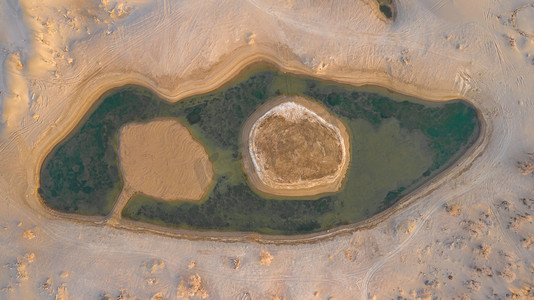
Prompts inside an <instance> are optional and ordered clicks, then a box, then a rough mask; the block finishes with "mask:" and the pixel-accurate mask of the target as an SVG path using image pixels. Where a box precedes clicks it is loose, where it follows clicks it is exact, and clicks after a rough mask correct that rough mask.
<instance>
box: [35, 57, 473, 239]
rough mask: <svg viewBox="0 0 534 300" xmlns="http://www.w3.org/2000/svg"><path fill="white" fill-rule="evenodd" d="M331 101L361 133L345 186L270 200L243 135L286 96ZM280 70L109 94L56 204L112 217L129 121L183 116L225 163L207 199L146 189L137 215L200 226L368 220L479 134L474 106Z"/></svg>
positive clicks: (67, 154)
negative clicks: (165, 196) (175, 92)
mask: <svg viewBox="0 0 534 300" xmlns="http://www.w3.org/2000/svg"><path fill="white" fill-rule="evenodd" d="M282 94H284V95H302V96H305V97H307V98H310V99H315V100H316V101H318V102H319V103H322V104H323V105H324V106H325V107H326V108H328V109H329V110H330V111H331V112H332V113H334V114H335V115H337V116H338V117H339V118H340V119H341V120H343V121H344V122H345V124H346V125H347V127H348V128H349V130H350V134H351V149H352V150H351V151H352V158H351V165H350V167H349V171H348V175H347V178H346V181H345V185H344V188H343V189H342V190H341V191H339V192H337V193H334V194H327V195H320V196H317V197H315V198H308V199H281V198H273V197H270V196H266V195H262V194H260V193H258V192H256V191H255V190H254V189H253V188H251V187H250V186H249V185H248V182H247V180H246V176H245V174H244V172H243V169H242V162H241V159H242V153H241V144H240V143H241V141H240V131H241V126H242V124H243V123H244V121H245V120H246V119H247V118H248V116H250V114H252V112H254V111H255V110H256V109H257V108H258V107H259V106H260V105H262V104H263V103H265V102H266V101H268V100H269V99H272V98H273V97H276V96H277V95H282ZM406 99H408V98H402V96H396V97H395V99H392V98H389V97H388V96H386V95H385V94H381V93H378V92H372V91H369V89H368V88H367V89H361V88H360V89H357V88H354V87H348V86H342V85H339V84H334V83H330V82H324V81H319V80H316V79H312V78H306V77H301V76H295V75H291V74H280V73H278V72H276V71H274V70H271V69H269V68H266V67H261V68H256V70H254V69H252V70H249V71H247V72H246V73H245V74H242V75H241V76H239V77H238V79H236V80H234V81H233V82H231V83H229V84H227V85H226V86H224V87H222V88H221V89H219V90H217V91H214V92H212V93H209V94H206V95H201V96H196V97H191V98H188V99H184V100H182V101H180V102H178V103H175V104H171V103H168V102H165V101H163V100H161V99H159V98H158V97H157V96H155V95H154V94H152V93H151V92H150V91H148V90H147V89H144V88H141V87H136V86H126V87H122V88H118V89H116V90H114V91H111V92H109V93H108V94H107V95H105V96H103V97H102V99H101V101H100V102H99V103H98V104H97V106H96V107H95V108H94V110H92V111H91V113H90V114H89V115H88V117H87V118H86V119H85V120H84V121H83V122H82V125H81V126H79V127H78V128H77V129H76V130H75V131H74V132H73V133H72V134H71V135H70V136H69V137H68V138H67V139H66V140H65V141H63V142H62V143H61V144H59V145H58V146H57V147H56V148H55V149H53V151H52V152H51V154H50V155H49V157H48V158H47V159H46V160H45V162H44V164H43V167H42V169H41V176H40V188H39V193H40V195H41V196H42V198H43V199H44V201H45V203H46V204H47V205H49V206H50V207H52V208H54V209H57V210H60V211H67V212H74V213H80V214H95V215H105V214H107V213H109V211H110V210H111V208H112V206H113V203H114V201H115V200H116V199H117V197H118V194H119V193H120V190H121V188H122V180H121V175H120V174H119V171H118V170H119V166H118V157H117V151H116V149H117V133H118V129H119V128H120V127H121V126H122V125H124V124H126V123H129V122H133V121H136V122H139V121H150V120H153V119H155V118H162V117H172V118H177V119H179V120H180V121H181V122H182V123H183V124H184V125H186V126H187V127H188V128H189V129H190V131H191V133H192V134H193V136H194V137H195V138H196V139H197V140H198V141H200V142H201V143H202V144H203V145H204V146H205V148H206V151H207V152H208V154H209V157H210V160H211V161H212V162H213V164H214V170H215V175H216V176H215V181H216V182H215V184H214V186H213V189H212V190H211V191H210V193H209V194H208V195H207V196H206V199H204V200H203V201H201V202H200V203H192V202H180V201H176V202H163V201H159V200H157V199H152V198H150V197H147V196H145V195H142V194H138V195H136V196H134V197H133V198H132V199H131V201H130V202H129V203H128V205H127V206H126V208H125V209H124V210H123V212H122V214H123V216H124V217H126V218H131V219H135V220H142V221H147V222H152V223H156V224H163V225H171V226H179V227H184V228H196V229H218V230H233V231H256V232H263V233H276V234H295V233H305V232H316V231H321V230H326V229H329V228H332V227H335V226H339V225H342V224H349V223H354V222H358V221H361V220H364V219H366V218H368V217H370V216H372V215H374V214H376V213H378V212H380V211H382V210H384V209H386V208H387V207H390V206H391V205H392V204H394V203H395V202H396V201H398V199H400V198H401V197H402V196H403V195H405V194H406V193H408V192H410V191H412V190H413V189H415V188H417V187H418V186H420V185H421V184H423V183H424V182H425V181H427V180H428V179H429V178H431V177H433V176H434V175H435V174H437V173H439V172H441V171H442V170H443V169H444V168H445V167H446V166H448V165H450V163H451V162H453V161H454V159H456V158H457V157H459V156H460V155H461V154H462V153H464V152H465V150H466V149H467V148H468V147H469V145H471V144H472V143H473V142H474V141H475V139H476V137H477V136H478V132H479V122H478V119H477V114H476V111H475V110H474V109H473V108H472V107H471V106H469V105H468V104H467V103H465V102H462V101H452V102H448V103H441V104H436V103H432V104H428V105H426V104H425V103H424V102H423V101H420V100H419V101H412V100H410V101H408V100H406Z"/></svg>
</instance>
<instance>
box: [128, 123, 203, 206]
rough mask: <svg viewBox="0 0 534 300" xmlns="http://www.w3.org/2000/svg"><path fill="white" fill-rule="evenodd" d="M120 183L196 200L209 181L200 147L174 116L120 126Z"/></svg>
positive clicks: (169, 198)
mask: <svg viewBox="0 0 534 300" xmlns="http://www.w3.org/2000/svg"><path fill="white" fill-rule="evenodd" d="M119 161H120V167H121V171H122V172H121V173H122V178H123V180H124V186H127V187H129V188H130V189H132V190H134V191H135V192H140V193H143V194H145V195H148V196H151V197H155V198H158V199H162V200H165V201H173V200H189V201H197V200H200V199H202V197H203V196H204V195H205V194H206V192H207V190H208V188H209V187H210V184H211V182H212V181H213V166H212V164H211V162H210V161H209V158H208V153H206V150H205V149H204V147H203V146H202V145H201V144H200V143H199V142H197V141H196V140H195V139H193V137H192V136H191V133H189V131H188V130H187V128H186V127H185V126H183V125H182V124H180V122H179V121H177V120H171V119H164V120H154V121H151V122H148V123H146V124H138V123H130V124H126V125H125V126H123V127H122V128H121V129H120V133H119Z"/></svg>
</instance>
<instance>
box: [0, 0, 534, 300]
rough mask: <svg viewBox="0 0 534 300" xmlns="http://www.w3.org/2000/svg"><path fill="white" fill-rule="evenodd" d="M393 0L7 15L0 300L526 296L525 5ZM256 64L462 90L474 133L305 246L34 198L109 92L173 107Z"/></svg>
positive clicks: (533, 238)
mask: <svg viewBox="0 0 534 300" xmlns="http://www.w3.org/2000/svg"><path fill="white" fill-rule="evenodd" d="M396 3H397V10H396V17H397V18H396V20H395V22H393V23H387V22H384V21H383V20H382V19H380V18H379V17H377V16H378V14H377V12H376V10H373V9H376V5H374V6H373V5H369V4H366V2H365V1H326V0H325V1H313V2H310V1H282V0H249V1H246V0H235V1H167V0H160V1H154V2H149V1H148V0H126V1H102V2H97V1H76V2H74V1H73V2H67V1H59V0H46V1H37V0H21V1H18V2H17V1H4V2H0V24H1V26H0V28H1V29H0V47H1V48H2V51H0V59H1V61H2V64H1V65H0V66H1V67H2V71H1V73H0V74H1V75H0V103H1V107H2V108H1V110H2V125H1V130H2V132H1V134H2V137H1V140H0V157H1V158H0V162H1V163H0V191H1V192H0V204H1V207H2V209H1V210H0V253H1V254H0V265H1V266H2V271H1V272H0V298H3V299H88V298H89V299H94V298H96V299H98V298H104V299H106V298H118V297H122V299H127V298H131V299H151V298H152V299H180V298H192V297H198V298H202V297H210V298H213V299H235V298H238V299H262V298H263V299H269V298H272V299H276V298H279V299H280V298H284V299H334V298H335V299H354V298H361V299H391V298H394V299H397V298H398V297H401V298H408V299H417V298H418V299H432V298H433V297H437V298H442V299H452V298H455V299H462V298H464V299H481V298H482V299H485V298H492V299H493V298H495V299H506V298H516V299H528V298H532V297H534V292H533V285H534V283H533V281H534V265H533V263H534V234H533V232H534V224H533V221H532V214H534V191H533V181H534V178H533V174H532V169H533V168H532V167H531V165H532V164H534V158H532V156H531V155H528V153H531V152H533V151H534V105H533V101H534V85H533V84H532V83H533V82H534V40H533V38H532V36H531V35H530V34H528V32H532V28H533V25H534V20H532V19H530V18H528V15H529V14H530V13H529V11H528V10H526V9H527V8H523V7H528V5H531V4H532V2H531V1H527V0H510V1H489V0H474V1H468V2H466V1H463V2H460V1H452V0H440V1H426V0H399V1H396ZM518 8H521V9H520V11H519V12H517V13H515V12H516V11H517V9H518ZM514 14H515V15H517V17H515V18H514V17H513V16H514ZM513 20H515V21H513ZM259 59H263V60H267V61H270V62H272V63H274V64H276V65H278V66H279V67H280V68H281V69H282V70H284V71H292V72H296V73H303V74H309V75H313V76H316V77H320V78H326V79H331V80H338V81H342V82H346V83H352V84H365V83H374V84H380V85H382V86H384V87H387V88H389V89H392V90H397V91H401V92H403V93H405V94H409V95H417V96H420V97H423V98H426V99H429V100H435V101H441V100H446V99H450V98H454V97H464V98H465V99H467V100H469V101H470V102H471V103H472V104H473V105H474V106H475V107H477V109H478V110H479V111H480V116H481V118H482V119H483V121H484V128H483V131H482V136H481V140H480V141H479V143H477V145H475V148H474V149H472V150H471V151H469V152H468V153H467V154H466V156H465V157H464V158H463V159H462V160H461V161H458V162H457V163H455V165H454V166H453V167H451V168H450V169H449V170H448V171H447V172H445V173H443V174H442V175H441V176H438V177H436V178H434V179H433V180H432V182H430V183H428V184H427V185H426V186H425V187H423V188H421V189H419V190H417V191H415V192H414V193H412V194H411V195H410V197H409V198H407V199H406V201H405V202H403V203H401V204H399V205H397V206H396V207H395V209H393V210H390V211H388V212H385V213H383V214H381V215H379V216H377V217H375V218H373V219H371V220H370V221H368V222H366V223H362V224H358V225H355V226H347V227H344V228H341V229H339V230H333V231H331V232H328V233H325V234H323V235H321V236H314V237H299V238H300V239H299V240H297V241H295V240H294V239H293V238H278V239H277V240H273V238H269V237H262V236H258V235H254V234H232V233H224V234H219V235H218V237H217V238H210V236H214V235H215V234H214V233H210V232H201V233H193V232H188V231H185V230H181V231H164V230H159V229H157V227H155V226H145V225H142V224H139V223H133V222H126V221H124V220H119V221H117V222H105V221H103V220H101V219H98V218H89V217H88V218H78V217H72V216H68V215H64V214H59V213H55V212H52V211H50V210H48V209H46V207H44V206H43V205H42V203H41V202H40V200H39V197H38V193H37V191H36V190H37V186H38V174H39V168H40V165H41V163H42V161H43V159H44V157H45V155H46V154H47V153H48V152H49V151H50V149H51V148H52V147H53V145H54V144H56V143H57V142H58V141H59V140H61V139H62V138H63V137H64V136H65V135H66V134H67V133H68V132H69V131H70V130H71V129H72V128H73V127H74V126H75V125H76V123H77V122H78V121H79V120H80V118H81V117H82V116H83V115H84V113H85V112H87V110H88V109H89V108H90V107H91V105H92V104H93V103H94V101H96V99H97V98H98V96H99V95H100V94H101V93H102V92H104V91H106V90H107V89H109V88H110V87H113V86H118V85H121V84H124V83H139V84H143V85H145V86H147V87H150V88H152V89H153V90H154V91H156V92H157V93H158V94H160V95H161V96H162V97H165V98H167V99H169V100H170V101H178V100H179V99H182V98H184V97H186V96H188V95H192V94H197V93H201V92H205V91H208V90H211V89H213V88H215V87H217V86H220V85H221V84H222V83H224V82H225V81H226V80H228V79H229V78H231V77H232V76H234V75H235V74H236V73H237V72H238V71H239V70H241V69H242V68H243V67H245V66H246V65H248V64H250V63H251V62H253V61H256V60H259ZM177 254H179V255H177Z"/></svg>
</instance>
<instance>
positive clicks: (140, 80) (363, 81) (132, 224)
mask: <svg viewBox="0 0 534 300" xmlns="http://www.w3.org/2000/svg"><path fill="white" fill-rule="evenodd" d="M244 55H245V56H246V53H245V54H244ZM234 56H236V57H239V55H238V54H235V55H234ZM258 64H267V65H270V66H273V67H274V68H277V69H278V70H280V71H281V72H291V73H294V74H297V75H304V76H310V77H316V78H318V79H323V80H327V81H331V82H338V83H341V84H348V85H351V86H355V87H358V86H362V85H363V86H374V85H376V86H378V87H379V88H384V89H387V90H390V91H393V92H396V93H399V94H402V95H406V96H409V97H417V98H419V99H422V100H426V101H440V102H443V101H449V100H453V99H459V97H458V96H457V95H452V94H450V92H445V91H443V90H442V91H439V90H438V91H434V92H429V91H426V92H425V93H422V95H415V93H417V92H418V91H420V90H421V89H422V87H419V86H414V85H413V84H411V85H408V84H405V86H403V85H402V83H400V82H399V83H397V84H395V83H392V82H391V81H390V80H386V78H388V77H387V76H377V77H365V78H361V77H357V76H356V77H352V76H348V75H337V76H331V77H328V76H325V75H324V74H323V75H320V74H313V73H312V72H309V71H307V70H305V68H303V67H302V65H301V66H300V67H299V66H298V64H293V65H291V64H290V65H289V66H287V65H285V66H284V65H282V64H281V60H278V59H277V58H276V57H270V56H269V55H265V54H261V53H255V55H252V56H249V57H246V59H243V60H237V63H234V64H229V65H228V66H226V69H225V68H224V66H225V65H223V67H220V68H219V69H218V68H217V67H219V66H220V65H221V63H218V64H216V65H215V66H214V67H213V69H212V70H213V71H210V72H207V73H208V74H215V75H212V78H213V79H212V80H213V81H211V82H208V83H207V84H206V83H204V82H203V81H202V80H198V82H201V83H202V84H199V85H197V86H195V85H194V83H196V82H197V81H190V82H193V83H192V84H190V85H189V86H190V88H189V89H183V90H176V91H174V92H169V91H168V90H164V89H160V88H158V87H157V85H155V84H154V82H153V81H151V80H149V79H148V78H146V77H145V76H142V75H139V74H122V77H120V79H117V80H115V81H112V82H107V83H106V84H99V82H101V81H104V82H105V81H106V79H107V78H108V77H109V76H113V75H114V73H104V74H100V75H99V72H97V73H95V74H93V75H92V76H89V78H88V80H83V81H82V82H83V84H82V85H81V86H79V87H78V88H77V89H76V90H77V91H78V92H77V93H76V94H77V95H80V97H82V98H85V99H91V101H85V102H81V103H82V105H79V106H77V113H76V114H73V115H72V117H71V119H70V120H69V121H68V122H67V124H68V125H65V127H66V128H64V129H61V133H60V134H58V135H57V136H55V137H50V136H49V135H48V134H45V135H43V136H45V138H44V139H41V141H40V142H38V143H37V146H36V148H37V151H36V152H35V154H37V155H35V156H33V157H35V158H34V159H33V160H32V162H31V163H30V165H31V166H34V167H35V166H36V169H35V171H34V173H33V174H35V175H34V176H33V177H32V179H33V180H32V181H30V182H29V184H28V189H29V192H28V194H30V197H31V198H35V199H33V201H32V199H28V198H26V199H25V201H24V203H25V204H26V205H28V206H30V208H31V209H32V210H33V211H35V212H36V213H37V214H38V215H41V216H42V217H44V218H53V219H58V218H60V219H63V220H64V219H67V220H71V221H75V222H84V223H89V224H93V225H99V226H101V225H105V224H108V225H111V226H114V227H119V228H122V229H126V228H127V227H129V228H128V229H129V230H130V231H137V232H138V231H142V227H146V230H148V231H150V232H152V233H155V234H159V235H164V236H172V237H176V238H183V239H188V240H199V239H201V240H217V241H222V242H232V241H249V240H250V237H251V236H253V237H254V241H255V242H257V243H276V244H293V243H307V242H317V241H320V240H324V239H330V238H333V237H336V236H338V235H342V234H346V233H351V232H354V231H358V230H362V229H368V228H372V227H375V226H376V225H378V224H380V223H381V222H383V221H385V220H387V219H388V218H389V217H390V216H391V215H393V214H394V213H395V212H397V211H399V210H400V209H402V208H405V207H406V206H408V205H409V204H411V203H413V202H414V201H415V200H417V199H419V198H421V197H423V196H425V195H427V194H428V193H429V192H430V191H433V190H435V189H437V188H438V187H440V186H441V185H443V184H444V183H445V182H446V181H445V177H449V176H452V177H453V176H454V175H455V174H456V172H455V171H458V173H459V174H461V173H463V172H465V171H466V169H467V168H468V167H470V165H471V164H472V163H473V162H474V161H475V160H476V158H477V157H479V156H480V153H481V152H483V148H485V147H481V146H482V145H487V142H488V140H489V139H488V138H489V136H488V132H487V129H488V126H487V123H486V122H487V120H486V119H485V118H484V114H483V113H482V111H481V110H480V109H479V108H478V107H476V106H475V105H474V102H475V101H474V100H470V99H464V100H465V101H466V102H468V103H469V104H471V105H472V106H473V107H474V109H475V110H476V111H477V114H478V116H479V121H480V126H481V127H480V132H479V136H478V137H477V140H476V141H475V142H474V144H473V145H472V146H471V147H470V148H469V149H468V150H467V152H466V153H464V154H463V155H462V156H461V157H460V158H458V160H456V161H455V165H456V166H455V167H453V166H452V165H451V166H449V167H447V169H445V170H444V171H442V172H441V173H440V174H438V175H436V177H434V178H432V179H431V180H430V181H429V182H427V183H426V184H425V185H424V186H422V187H420V188H417V189H415V190H414V191H412V192H410V193H408V194H407V195H405V196H404V197H403V198H402V199H401V200H399V201H398V202H397V203H395V204H394V205H393V206H391V207H390V208H388V209H386V210H384V211H383V212H381V213H378V214H376V215H374V216H372V217H370V218H369V219H367V220H364V221H361V222H358V223H353V224H349V225H343V226H339V227H336V228H333V229H331V230H328V231H327V232H320V233H310V234H304V235H291V236H283V235H282V236H280V235H266V234H259V233H250V232H220V231H219V232H214V231H202V230H189V229H180V228H172V227H162V226H159V225H153V224H149V223H145V222H138V221H132V220H124V219H121V221H120V222H122V223H124V224H123V225H121V224H120V223H114V224H111V223H108V219H109V217H110V215H107V216H87V215H77V214H71V213H64V212H59V211H56V210H53V209H51V208H49V207H48V206H47V205H46V204H45V203H44V201H43V200H42V199H41V198H40V196H39V194H38V193H37V187H38V186H39V184H38V177H39V176H40V168H41V166H42V164H43V162H44V159H46V157H47V156H48V154H49V153H50V152H51V151H52V149H53V148H54V147H55V146H56V145H57V144H58V143H59V142H61V141H62V140H63V139H64V138H66V137H67V136H68V135H69V134H71V133H72V132H73V131H74V130H75V128H76V127H77V125H79V124H80V121H81V120H83V118H84V117H86V116H87V115H88V114H89V113H90V111H91V110H92V109H93V108H94V107H95V105H97V103H98V101H99V100H100V99H101V96H102V95H104V94H105V93H107V91H109V90H111V89H114V88H118V87H120V86H123V85H129V84H135V85H140V86H143V87H145V88H147V89H149V90H151V91H152V92H154V93H155V94H156V95H158V96H159V97H160V98H162V99H164V100H166V101H169V102H177V101H179V100H181V99H184V98H187V97H190V96H193V95H198V94H203V93H208V92H210V91H213V90H216V89H217V88H220V87H222V86H224V85H225V84H227V83H229V82H231V81H232V79H234V78H237V77H239V76H240V73H242V72H243V71H246V70H247V68H253V67H254V66H256V65H258ZM100 71H101V70H100ZM225 71H227V72H225ZM361 73H362V74H369V73H367V72H365V70H362V71H361ZM374 73H377V74H382V73H380V72H374ZM382 75H383V74H382ZM325 77H326V78H325ZM390 84H391V85H390ZM93 85H96V86H97V88H96V89H94V90H91V89H90V87H91V86H93ZM202 87H204V88H202ZM401 88H402V91H400V90H401ZM404 88H406V89H404ZM84 92H85V93H84ZM167 93H170V96H169V94H167ZM84 95H85V97H84ZM466 162H469V164H468V166H467V168H466V167H465V166H464V167H462V168H460V166H462V165H465V164H466ZM453 178H454V177H453ZM32 196H33V197H32ZM128 224H129V225H128ZM154 226H156V227H158V228H154ZM297 241H298V242H297Z"/></svg>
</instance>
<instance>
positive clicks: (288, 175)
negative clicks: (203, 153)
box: [241, 96, 350, 196]
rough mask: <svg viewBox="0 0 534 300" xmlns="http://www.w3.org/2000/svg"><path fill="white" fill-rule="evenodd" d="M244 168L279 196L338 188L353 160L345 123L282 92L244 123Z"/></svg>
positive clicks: (262, 188)
mask: <svg viewBox="0 0 534 300" xmlns="http://www.w3.org/2000/svg"><path fill="white" fill-rule="evenodd" d="M241 138H242V142H243V167H244V169H245V173H246V174H247V177H248V179H249V181H250V183H251V184H252V185H253V186H254V187H256V188H257V189H258V190H260V191H261V192H264V193H267V194H272V195H277V196H311V195H317V194H322V193H330V192H335V191H338V190H339V189H340V188H341V186H342V184H343V179H344V178H345V173H346V172H347V168H348V166H349V162H350V142H349V141H350V138H349V135H348V132H347V129H346V127H345V125H344V124H343V122H341V121H340V120H339V119H337V118H336V117H335V116H333V115H332V114H331V113H330V112H328V111H327V110H326V108H324V107H323V106H322V105H320V104H319V103H316V102H314V101H312V100H308V99H306V98H303V97H299V96H297V97H285V96H282V97H278V98H276V99H273V100H271V101H269V102H267V103H266V104H264V105H263V106H262V107H260V108H259V109H258V110H257V111H255V112H254V113H253V114H252V115H251V116H250V117H249V118H248V119H247V121H246V122H245V124H244V126H243V129H242V133H241Z"/></svg>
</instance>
